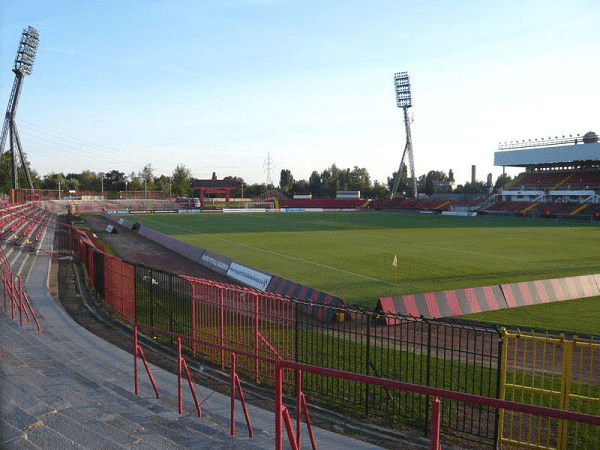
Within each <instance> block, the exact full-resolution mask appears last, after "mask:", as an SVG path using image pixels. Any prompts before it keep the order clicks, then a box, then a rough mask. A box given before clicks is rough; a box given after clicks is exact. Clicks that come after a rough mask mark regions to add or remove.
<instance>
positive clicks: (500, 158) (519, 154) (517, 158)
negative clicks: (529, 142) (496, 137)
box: [494, 142, 600, 167]
mask: <svg viewBox="0 0 600 450" xmlns="http://www.w3.org/2000/svg"><path fill="white" fill-rule="evenodd" d="M585 161H600V143H598V142H594V143H589V144H573V145H561V146H556V147H537V148H527V149H519V150H507V151H498V152H495V153H494V165H496V166H511V167H526V166H531V165H545V164H549V165H550V164H560V163H564V164H573V163H576V162H585Z"/></svg>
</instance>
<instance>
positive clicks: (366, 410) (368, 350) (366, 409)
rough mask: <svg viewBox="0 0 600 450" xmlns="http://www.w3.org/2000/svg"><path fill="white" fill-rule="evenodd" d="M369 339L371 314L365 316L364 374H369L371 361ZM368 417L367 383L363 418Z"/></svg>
mask: <svg viewBox="0 0 600 450" xmlns="http://www.w3.org/2000/svg"><path fill="white" fill-rule="evenodd" d="M370 341H371V316H367V348H366V359H367V364H366V368H365V374H366V375H369V365H370V362H371V355H370V350H371V346H370ZM368 417H369V385H368V384H367V385H366V386H365V419H367V418H368Z"/></svg>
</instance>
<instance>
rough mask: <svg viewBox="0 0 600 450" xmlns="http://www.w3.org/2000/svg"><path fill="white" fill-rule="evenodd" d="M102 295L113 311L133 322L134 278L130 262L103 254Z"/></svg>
mask: <svg viewBox="0 0 600 450" xmlns="http://www.w3.org/2000/svg"><path fill="white" fill-rule="evenodd" d="M104 297H105V302H106V303H107V304H108V305H109V306H110V307H111V308H112V309H113V310H114V311H116V312H118V313H119V314H121V316H123V317H124V318H125V319H127V320H129V321H131V322H135V280H134V268H133V266H132V265H131V264H127V263H126V262H123V261H122V260H120V259H119V258H115V257H113V256H109V255H104Z"/></svg>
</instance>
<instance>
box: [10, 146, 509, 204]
mask: <svg viewBox="0 0 600 450" xmlns="http://www.w3.org/2000/svg"><path fill="white" fill-rule="evenodd" d="M10 168H11V159H10V152H5V153H4V154H3V155H2V157H1V158H0V192H4V193H7V192H8V191H9V190H10V187H11V177H10ZM20 172H21V173H20V174H19V179H20V180H23V179H24V176H23V173H22V170H21V169H20ZM397 173H398V172H393V173H392V174H391V176H389V177H387V179H386V180H385V182H379V181H377V180H375V181H373V180H372V179H371V176H370V175H369V172H368V170H367V169H366V168H364V167H358V166H354V167H353V168H339V167H337V165H336V164H332V165H331V166H329V167H327V168H326V169H324V170H322V171H321V172H319V171H317V170H313V171H312V172H311V174H310V177H309V178H308V180H306V179H299V180H296V179H295V178H294V176H293V174H292V172H291V170H289V169H282V170H281V173H280V177H279V185H278V186H274V185H270V186H266V185H265V184H260V183H254V184H246V182H245V181H244V179H243V178H241V177H238V176H231V175H229V176H225V177H224V178H223V179H224V180H226V181H231V182H234V183H236V184H237V185H238V188H237V189H236V190H234V191H233V193H232V195H233V197H245V198H255V197H258V196H259V195H261V194H262V193H264V192H265V191H270V190H278V191H280V192H281V193H282V194H283V195H285V196H288V197H292V196H293V195H294V194H301V195H309V194H310V195H312V196H313V197H314V198H324V197H329V198H332V197H335V196H336V193H337V192H338V191H360V192H361V196H362V197H364V198H376V199H385V198H389V197H390V194H391V191H392V188H393V185H394V180H395V177H396V175H397ZM30 175H31V178H32V182H33V185H34V188H36V189H49V190H58V189H60V190H61V191H63V192H68V191H77V192H105V193H106V195H107V196H108V197H111V196H112V197H116V193H118V192H125V191H136V192H150V191H160V192H163V193H165V194H168V195H169V196H170V197H190V196H192V195H193V190H192V181H193V178H192V174H191V170H190V169H188V168H187V167H186V166H185V165H183V164H179V165H177V167H176V168H175V169H174V170H173V172H172V173H171V174H170V175H155V171H154V168H153V167H152V164H151V163H148V164H146V165H145V166H144V167H143V168H142V169H141V170H139V171H138V172H135V171H132V172H131V173H129V174H126V173H125V172H121V171H119V170H117V169H113V170H111V171H109V172H93V171H90V170H84V171H83V172H81V173H67V174H64V173H50V174H47V175H44V176H43V177H40V176H39V175H38V174H37V172H36V171H35V170H31V169H30ZM212 178H213V179H217V176H216V173H214V172H213V176H212ZM510 180H511V177H510V176H508V175H505V174H502V175H500V176H499V177H498V178H497V179H496V182H495V183H494V182H493V181H492V174H491V173H490V174H488V176H487V179H486V181H485V182H484V181H475V182H474V183H470V182H467V183H465V184H460V185H455V180H454V174H453V171H452V169H450V170H449V171H448V172H447V173H446V172H444V171H438V170H430V171H429V172H428V173H426V174H423V175H421V176H419V177H418V178H417V190H418V192H420V193H424V194H426V195H433V194H446V193H460V194H487V193H491V192H497V191H498V190H499V189H500V188H501V187H502V186H504V184H506V183H507V182H508V181H510ZM411 181H412V180H411V179H410V178H408V176H407V168H406V165H405V164H402V166H401V168H400V183H399V188H398V192H399V193H401V194H403V195H405V196H407V197H412V196H413V192H412V182H411Z"/></svg>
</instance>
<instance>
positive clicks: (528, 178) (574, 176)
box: [504, 170, 600, 190]
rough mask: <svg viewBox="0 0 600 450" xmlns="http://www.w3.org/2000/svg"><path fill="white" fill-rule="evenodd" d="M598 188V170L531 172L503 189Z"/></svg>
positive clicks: (599, 178)
mask: <svg viewBox="0 0 600 450" xmlns="http://www.w3.org/2000/svg"><path fill="white" fill-rule="evenodd" d="M507 189H512V190H555V189H565V190H574V189H592V190H600V171H597V170H595V171H560V172H533V173H527V174H521V175H520V176H519V177H518V178H517V179H516V180H515V182H511V183H510V184H507V186H506V187H505V189H504V190H507Z"/></svg>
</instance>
